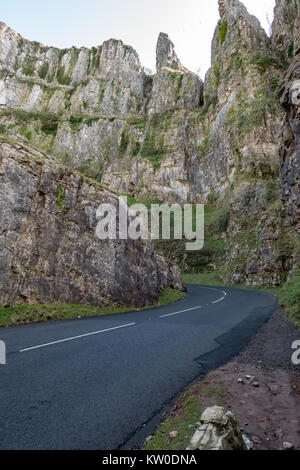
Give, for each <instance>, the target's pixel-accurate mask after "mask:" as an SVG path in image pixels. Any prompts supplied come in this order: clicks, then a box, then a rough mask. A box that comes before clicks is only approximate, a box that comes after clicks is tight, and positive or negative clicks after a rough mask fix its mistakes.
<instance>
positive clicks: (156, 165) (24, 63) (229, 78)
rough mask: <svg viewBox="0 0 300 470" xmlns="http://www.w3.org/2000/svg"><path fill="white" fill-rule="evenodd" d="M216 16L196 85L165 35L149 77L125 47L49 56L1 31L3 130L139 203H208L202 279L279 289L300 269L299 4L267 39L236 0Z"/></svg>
mask: <svg viewBox="0 0 300 470" xmlns="http://www.w3.org/2000/svg"><path fill="white" fill-rule="evenodd" d="M219 6H220V21H219V22H218V24H217V27H216V30H215V33H214V37H213V41H212V66H211V68H210V69H209V70H208V72H207V74H206V77H205V83H204V84H203V83H202V81H201V80H200V78H199V77H198V76H197V75H195V74H193V73H191V72H190V71H188V70H187V69H186V68H185V67H184V66H183V65H182V64H181V62H180V60H179V58H178V57H177V55H176V52H175V47H174V44H173V43H172V42H171V40H170V39H169V37H168V35H167V34H165V33H161V34H160V35H159V38H158V42H157V71H156V73H155V74H154V75H148V74H146V73H145V72H144V69H143V67H142V66H141V64H140V61H139V58H138V55H137V53H136V52H135V51H134V50H133V49H132V48H131V47H130V46H126V45H125V44H123V43H122V41H116V40H113V39H111V40H109V41H106V42H105V43H104V44H103V45H102V46H101V47H98V48H93V49H90V50H89V49H86V48H82V49H77V48H71V49H66V50H58V49H56V48H51V47H50V48H49V47H44V46H42V45H41V44H39V43H34V42H30V41H27V40H25V39H23V38H22V37H21V36H20V35H18V34H17V33H15V32H14V31H12V30H11V29H10V28H8V27H7V26H6V25H5V24H3V23H1V24H0V132H1V133H5V134H7V135H9V136H10V137H13V138H17V139H18V140H20V139H21V140H22V141H23V142H27V143H28V142H30V143H32V144H34V145H35V146H36V147H38V148H39V149H41V150H43V151H45V152H46V153H50V154H53V155H54V156H55V157H57V158H59V159H60V160H62V161H63V162H64V163H66V164H67V165H68V166H70V167H75V168H76V169H79V170H80V171H81V172H82V173H84V174H85V175H87V176H89V177H91V178H93V179H95V180H97V181H99V182H101V183H102V184H104V185H106V186H107V187H109V188H110V189H111V190H115V191H118V192H120V193H122V194H130V195H132V196H133V197H135V199H136V200H145V199H148V200H149V199H158V200H161V201H164V202H170V203H173V202H179V203H180V204H184V203H187V202H189V203H207V202H212V201H213V202H214V203H216V204H217V205H218V206H219V207H220V208H222V210H223V215H222V224H221V225H222V226H223V228H222V230H223V232H222V233H221V235H220V234H218V233H213V234H212V237H213V240H215V239H217V238H218V237H219V238H220V242H221V243H222V244H223V245H224V250H223V252H224V253H223V259H221V261H220V259H219V258H218V259H212V260H211V265H210V267H213V269H215V270H217V271H219V272H220V274H221V276H222V278H223V279H224V280H225V281H227V282H236V283H239V282H241V281H244V282H246V283H247V284H248V285H264V286H278V285H280V284H282V283H283V282H284V281H285V280H286V279H287V278H288V277H289V275H290V272H291V270H292V269H293V266H294V265H295V264H296V263H297V262H298V259H299V253H298V252H297V250H296V241H297V238H298V235H299V204H300V202H299V148H298V147H299V129H298V127H299V125H300V124H299V104H298V86H299V85H298V80H300V72H299V70H300V66H299V63H300V58H299V52H300V36H299V30H300V18H299V2H298V1H297V0H277V2H276V8H275V18H274V22H273V25H272V36H271V37H268V36H267V34H266V32H265V31H264V30H263V28H262V27H261V25H260V23H259V21H258V20H257V19H256V18H255V17H254V16H252V15H250V14H249V13H248V11H247V9H246V8H245V6H244V5H243V4H242V3H241V2H240V1H238V0H219ZM282 82H284V87H283V88H281V84H282ZM279 95H280V96H281V104H282V106H280V99H279ZM282 123H284V125H283V128H282ZM282 131H283V132H282ZM282 134H283V135H282ZM281 135H282V137H281ZM221 243H220V244H221ZM172 247H173V245H172ZM205 248H206V247H205ZM167 250H169V251H170V245H169V246H168V247H167ZM167 250H165V251H167ZM172 251H174V252H175V259H176V258H177V257H176V250H173V248H172ZM207 251H208V253H209V250H207ZM166 254H168V253H167V252H166ZM183 258H185V257H184V256H181V259H183ZM195 265H196V266H203V264H201V260H200V261H199V263H198V261H197V262H196V263H195Z"/></svg>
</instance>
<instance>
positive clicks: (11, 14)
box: [0, 0, 275, 77]
mask: <svg viewBox="0 0 300 470" xmlns="http://www.w3.org/2000/svg"><path fill="white" fill-rule="evenodd" d="M243 3H244V4H245V5H246V7H247V8H248V11H249V12H250V13H251V14H254V15H255V16H256V17H258V18H259V20H260V21H261V24H262V26H263V27H264V28H265V30H266V31H267V32H268V33H269V29H270V22H271V21H272V18H273V9H274V6H275V0H244V2H243ZM0 7H1V9H0V12H1V14H0V20H1V21H3V22H4V23H6V24H7V25H8V26H10V27H11V28H13V29H14V30H15V31H17V32H18V33H20V34H22V36H23V37H25V38H27V39H30V40H32V41H39V42H41V43H43V44H44V45H48V46H56V47H59V48H67V47H71V46H73V45H74V46H78V47H80V46H86V47H92V46H98V45H101V44H102V43H103V42H104V41H105V40H107V39H110V38H115V39H122V40H123V41H124V42H125V43H126V44H129V45H131V46H133V47H134V48H135V49H136V51H137V52H138V54H139V56H140V59H141V62H142V65H143V66H144V67H147V68H150V69H152V70H155V48H156V41H157V37H158V34H159V33H160V32H161V31H162V32H164V33H167V34H168V35H169V36H170V38H171V39H172V41H173V42H174V44H175V48H176V52H177V55H178V57H179V59H180V60H181V62H182V64H183V65H184V66H185V67H187V68H188V69H189V70H192V71H193V72H198V73H199V75H201V76H202V77H203V76H204V75H205V73H206V71H207V70H208V68H209V66H210V48H211V40H212V36H213V32H214V28H215V26H216V24H217V21H218V19H219V13H218V1H217V0H50V1H48V0H0ZM268 20H269V21H268Z"/></svg>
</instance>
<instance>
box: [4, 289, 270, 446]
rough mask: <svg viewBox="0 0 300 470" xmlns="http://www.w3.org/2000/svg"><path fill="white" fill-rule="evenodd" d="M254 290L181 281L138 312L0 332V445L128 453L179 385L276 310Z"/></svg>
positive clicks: (222, 357)
mask: <svg viewBox="0 0 300 470" xmlns="http://www.w3.org/2000/svg"><path fill="white" fill-rule="evenodd" d="M276 307H277V302H276V299H275V297H274V296H272V295H271V294H268V293H263V292H260V291H247V290H242V289H230V288H222V287H220V288H215V287H214V288H210V287H202V286H189V287H188V293H187V296H186V297H185V298H184V299H183V300H181V301H180V302H178V303H176V304H173V305H169V306H165V307H161V308H157V309H151V310H146V311H141V312H134V313H132V312H131V313H125V314H118V315H110V316H105V317H98V318H88V319H81V320H80V319H79V320H71V321H64V322H55V323H42V324H33V325H26V326H20V327H14V328H0V340H2V341H5V343H6V347H7V364H6V365H2V366H0V416H1V419H0V449H104V450H115V449H128V448H132V447H133V446H138V445H140V444H141V443H142V442H143V440H144V439H145V437H147V436H148V435H149V434H151V432H152V431H153V429H154V427H155V425H157V424H158V423H159V422H160V420H161V416H162V413H163V411H165V410H166V409H167V408H166V407H167V406H168V404H170V403H171V401H172V400H173V399H174V398H175V397H176V396H177V395H178V393H180V392H181V391H182V390H183V389H184V388H185V387H186V386H188V385H189V384H191V383H192V382H193V381H194V380H195V379H197V378H199V377H200V376H201V375H202V374H204V373H205V372H206V371H208V370H212V369H214V368H216V367H218V366H220V365H221V364H224V363H225V362H226V361H227V360H229V359H230V358H232V357H233V356H234V355H235V354H237V353H238V352H239V351H240V349H241V348H242V346H243V345H245V344H246V343H247V341H248V339H249V338H250V336H251V335H252V334H253V333H254V332H255V331H256V330H257V328H258V327H259V326H261V325H262V324H263V323H264V322H265V321H266V320H267V319H268V318H269V316H270V315H271V314H272V312H273V311H274V310H275V309H276Z"/></svg>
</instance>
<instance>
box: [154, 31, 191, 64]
mask: <svg viewBox="0 0 300 470" xmlns="http://www.w3.org/2000/svg"><path fill="white" fill-rule="evenodd" d="M162 67H168V68H169V69H172V70H184V67H183V66H182V65H181V63H180V60H179V59H178V57H177V55H176V52H175V46H174V44H173V43H172V41H171V40H170V38H169V36H168V35H167V34H165V33H160V35H159V37H158V41H157V47H156V69H157V71H159V70H161V69H162Z"/></svg>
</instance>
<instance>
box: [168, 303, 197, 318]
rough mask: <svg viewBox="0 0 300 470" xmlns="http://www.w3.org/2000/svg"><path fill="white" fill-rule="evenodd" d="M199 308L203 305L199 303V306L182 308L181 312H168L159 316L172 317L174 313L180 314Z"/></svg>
mask: <svg viewBox="0 0 300 470" xmlns="http://www.w3.org/2000/svg"><path fill="white" fill-rule="evenodd" d="M198 308H202V305H199V306H198V307H193V308H188V309H186V310H180V312H174V313H168V314H167V315H162V316H161V317H159V318H166V317H172V316H174V315H178V314H179V313H185V312H191V311H192V310H197V309H198Z"/></svg>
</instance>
